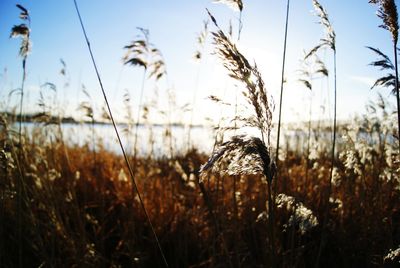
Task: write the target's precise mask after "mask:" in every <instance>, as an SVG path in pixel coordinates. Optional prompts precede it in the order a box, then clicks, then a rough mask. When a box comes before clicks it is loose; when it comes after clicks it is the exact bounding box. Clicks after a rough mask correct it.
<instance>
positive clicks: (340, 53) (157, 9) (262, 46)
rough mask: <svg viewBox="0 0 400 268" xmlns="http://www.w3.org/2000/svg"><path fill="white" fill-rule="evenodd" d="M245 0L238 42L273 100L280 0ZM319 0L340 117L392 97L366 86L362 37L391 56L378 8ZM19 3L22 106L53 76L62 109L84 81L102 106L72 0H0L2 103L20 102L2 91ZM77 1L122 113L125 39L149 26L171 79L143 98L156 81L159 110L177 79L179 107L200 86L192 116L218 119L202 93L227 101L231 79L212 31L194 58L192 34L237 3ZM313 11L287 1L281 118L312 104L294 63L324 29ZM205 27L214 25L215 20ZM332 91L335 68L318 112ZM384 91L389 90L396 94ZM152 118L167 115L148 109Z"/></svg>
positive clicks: (127, 86)
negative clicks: (329, 28)
mask: <svg viewBox="0 0 400 268" xmlns="http://www.w3.org/2000/svg"><path fill="white" fill-rule="evenodd" d="M243 2H244V10H243V15H242V22H243V30H242V35H241V38H240V41H239V42H238V47H239V49H240V50H241V51H242V53H243V54H244V55H245V56H246V57H247V58H248V59H249V60H251V61H253V60H254V61H256V62H257V65H258V66H259V68H260V70H261V72H262V75H263V77H264V80H265V82H266V85H267V89H268V91H269V92H270V94H271V95H272V96H273V97H274V99H275V102H277V101H278V98H279V95H278V94H279V86H280V68H281V64H282V49H283V46H282V44H283V34H284V19H285V17H284V16H285V8H286V1H284V0H253V1H243ZM320 2H321V4H322V5H323V6H324V7H325V8H326V10H327V11H328V13H329V17H330V19H331V22H332V24H333V26H334V29H335V31H336V35H337V57H338V58H337V59H338V113H339V118H341V119H346V118H348V117H349V116H351V115H354V114H355V113H362V112H364V105H365V104H366V103H367V101H368V100H373V99H375V98H376V95H377V92H378V91H379V92H381V93H382V94H383V95H384V96H389V92H388V90H385V89H379V90H370V86H371V85H372V82H373V81H374V79H376V78H377V77H380V76H381V75H383V73H381V72H379V71H378V70H376V69H374V68H373V67H371V66H368V63H369V62H371V61H372V60H374V59H376V57H375V55H374V54H372V53H371V52H370V51H369V50H367V49H366V48H365V46H367V45H368V46H373V47H377V48H379V49H381V50H382V51H383V52H385V53H387V54H388V55H391V52H392V49H391V37H390V35H389V33H388V32H387V31H385V30H383V29H381V28H378V25H379V24H381V21H380V20H379V19H378V18H377V16H376V15H375V12H376V7H375V6H372V5H371V4H368V1H367V0H364V1H362V0H353V1H337V0H321V1H320ZM16 3H19V4H21V5H23V6H25V7H26V8H27V9H28V10H29V11H30V15H31V20H32V24H31V28H32V32H31V39H32V42H33V47H32V53H31V54H30V55H29V57H28V61H27V74H28V76H27V81H26V104H27V106H26V108H25V110H26V111H34V110H35V109H38V106H37V102H38V97H39V91H40V85H42V84H44V83H45V82H52V83H54V84H56V85H57V99H58V101H59V103H60V104H61V105H62V107H63V109H64V110H65V113H66V114H72V115H74V116H77V115H78V114H79V113H78V112H77V107H78V104H79V102H81V101H84V100H86V99H87V97H86V96H85V95H84V94H83V93H82V84H84V85H85V88H86V89H87V91H88V92H89V94H90V95H91V97H92V98H93V101H94V103H96V107H97V109H98V110H99V109H100V107H101V106H102V103H103V101H102V99H101V92H100V89H99V86H98V83H97V79H96V77H95V74H94V70H93V67H92V64H91V61H90V57H89V54H88V51H87V47H86V43H85V41H84V38H83V34H82V32H81V28H80V25H79V21H78V18H77V15H76V13H75V9H74V5H73V1H72V0H68V1H67V0H60V1H52V0H37V1H19V2H15V1H11V0H2V1H1V2H0V73H1V76H0V98H1V100H2V103H1V105H2V106H3V107H5V106H7V107H12V106H13V105H16V103H17V100H18V96H16V95H15V96H12V97H11V99H10V101H9V98H8V94H9V92H10V91H11V90H12V89H15V88H18V87H19V86H20V83H21V59H20V57H19V56H18V49H19V44H20V41H19V40H17V39H10V38H9V33H10V29H11V27H12V26H13V25H15V24H19V23H20V22H21V21H20V20H19V18H18V14H19V10H18V9H17V8H16V7H15V4H16ZM78 4H79V6H80V11H81V15H82V17H83V20H84V23H85V26H86V30H87V32H88V36H89V39H90V42H91V45H92V48H93V52H94V55H95V58H96V60H97V64H98V67H99V69H100V74H101V76H102V79H103V82H104V85H105V88H106V92H107V95H108V96H109V98H110V100H111V105H112V108H113V109H114V110H115V111H116V114H117V115H118V116H119V118H122V117H123V115H124V113H125V112H124V109H123V101H122V100H123V94H124V92H126V91H128V92H130V94H131V95H132V100H133V106H134V107H136V106H137V100H138V98H139V92H140V88H141V83H142V75H143V70H142V69H140V68H137V67H135V68H134V67H130V66H124V65H123V63H122V57H123V56H124V54H125V51H124V49H123V47H124V46H125V45H127V44H129V42H130V41H131V40H133V39H134V38H135V36H137V34H138V33H139V32H138V30H137V29H136V27H143V28H147V29H149V30H150V40H151V42H152V43H154V44H155V46H156V47H158V48H159V49H160V50H161V51H162V53H163V55H164V58H165V62H166V64H167V71H168V79H162V80H161V81H159V82H158V83H153V82H151V81H146V83H145V96H144V98H145V100H146V101H150V100H151V99H154V98H155V96H156V93H155V92H156V91H155V90H156V89H155V88H158V89H157V92H158V93H157V94H158V95H157V96H158V100H159V101H158V106H159V107H160V109H168V107H169V106H168V102H167V101H166V99H167V98H168V97H167V95H166V88H173V90H174V94H175V96H176V103H177V104H176V105H177V106H183V105H184V104H186V103H191V102H192V99H193V94H194V91H196V92H197V93H196V102H195V111H196V112H195V114H194V121H195V122H197V123H201V122H204V118H205V117H211V118H213V119H214V120H216V121H218V119H216V118H217V117H220V116H221V115H220V114H221V112H220V111H221V108H220V107H218V106H216V105H215V104H213V103H211V102H210V101H208V100H206V97H207V96H208V95H210V94H213V95H217V96H219V97H221V98H224V99H227V100H229V101H231V102H232V101H234V100H235V97H234V96H235V94H236V93H235V92H236V91H237V90H236V88H237V87H236V86H235V83H234V82H233V81H231V80H230V79H229V78H228V76H227V75H226V73H225V72H224V69H223V67H222V65H221V63H220V61H219V60H218V59H217V58H216V56H215V55H212V51H213V45H212V44H211V42H210V39H208V41H209V42H208V44H207V45H206V48H205V53H206V55H205V57H204V59H203V60H202V62H200V63H195V62H194V61H193V60H192V56H193V54H194V51H195V50H196V37H197V34H198V33H199V32H200V31H201V29H202V22H203V20H205V19H207V13H206V11H205V8H208V9H209V10H210V11H211V12H212V13H213V14H214V16H215V17H216V18H217V20H218V22H219V24H220V25H221V26H222V27H223V28H224V29H227V28H228V25H229V21H232V25H233V27H234V29H236V27H237V21H238V17H239V13H238V12H235V11H233V10H232V9H230V8H229V7H227V6H226V5H223V4H215V3H213V2H212V1H205V0H197V1H194V0H192V1H188V0H174V1H161V0H146V1H134V0H129V1H128V0H118V1H107V0H97V1H88V0H78ZM312 10H313V7H312V1H311V0H297V1H292V5H291V14H290V23H289V33H288V52H287V70H286V77H287V81H288V83H287V85H286V87H285V93H284V101H285V103H284V109H283V112H284V113H283V117H284V119H285V120H286V121H298V120H304V119H305V118H307V114H308V112H305V111H308V109H306V107H308V105H309V104H308V101H309V93H310V92H308V91H307V89H305V88H304V87H303V86H302V85H301V84H300V83H298V82H297V79H298V77H297V70H298V69H299V68H300V59H301V58H302V55H303V54H302V53H303V50H309V49H310V48H312V47H313V46H314V45H315V44H316V43H317V42H318V40H319V38H321V37H323V29H322V28H321V25H319V24H318V23H317V22H318V18H317V17H316V16H314V15H313V12H312ZM209 28H210V29H211V30H215V28H214V27H212V25H210V27H209ZM209 37H210V35H209ZM320 56H321V58H322V59H323V60H325V61H326V64H327V66H328V67H330V66H331V52H330V51H328V50H327V51H326V52H323V53H321V54H320ZM61 58H62V59H63V60H64V61H65V62H66V64H67V70H68V73H67V74H68V77H69V86H68V87H64V86H63V85H64V84H65V78H64V77H62V76H61V75H60V73H59V72H60V69H61V64H60V59H61ZM5 70H6V71H5ZM330 70H331V68H330ZM331 72H332V70H331ZM196 77H198V80H197V78H196ZM332 91H333V83H332V75H331V78H330V80H329V82H327V81H318V82H315V89H314V92H313V93H312V94H313V95H314V97H313V109H314V110H315V111H316V112H315V113H314V114H315V116H314V117H315V119H318V118H321V117H329V112H326V113H325V114H320V113H318V111H320V108H319V107H320V106H321V105H323V104H325V105H326V106H327V109H326V110H327V111H329V110H332V108H331V105H328V104H329V101H330V102H332ZM43 92H44V95H45V96H46V98H49V99H53V97H54V96H53V95H54V93H52V92H49V91H48V90H47V91H46V90H44V91H43ZM52 94H53V95H52ZM389 98H390V99H393V96H389ZM239 102H240V100H239ZM330 104H331V103H330ZM276 110H277V109H276ZM134 112H136V108H134ZM226 114H229V111H227V112H226ZM216 115H217V116H216ZM172 116H173V117H174V119H175V120H183V121H188V120H189V118H190V114H189V113H183V112H182V111H180V110H179V109H178V108H176V109H175V111H174V112H173V115H172ZM275 118H276V116H275ZM153 120H154V121H162V120H163V119H162V118H161V117H160V116H154V117H153Z"/></svg>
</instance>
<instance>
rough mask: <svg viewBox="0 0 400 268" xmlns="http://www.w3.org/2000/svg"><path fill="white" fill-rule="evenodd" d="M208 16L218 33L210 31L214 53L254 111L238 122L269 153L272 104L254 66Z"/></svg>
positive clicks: (212, 18) (213, 19)
mask: <svg viewBox="0 0 400 268" xmlns="http://www.w3.org/2000/svg"><path fill="white" fill-rule="evenodd" d="M207 11H208V10H207ZM208 13H209V16H210V17H211V20H212V21H213V23H214V25H215V26H216V27H217V29H218V31H216V32H212V36H213V39H214V45H215V53H216V54H217V55H218V56H219V58H220V59H221V60H222V62H223V65H224V67H225V69H226V70H227V71H228V74H229V76H230V77H231V78H233V79H235V80H236V81H238V82H240V83H242V84H243V85H244V86H245V88H244V90H243V91H242V94H243V96H244V97H245V99H246V100H247V102H248V104H249V105H250V107H252V109H253V112H254V114H253V115H252V116H249V117H245V118H242V121H244V123H245V124H246V126H250V127H255V128H257V129H259V130H260V132H261V137H262V141H263V142H264V143H265V144H266V146H267V148H268V150H269V149H270V148H269V147H270V134H271V129H272V110H273V109H274V105H273V103H272V102H271V101H270V98H269V97H268V94H267V90H266V86H265V83H264V80H263V79H262V77H261V74H260V72H259V70H258V68H257V65H256V64H255V63H254V65H251V64H250V63H249V61H248V60H247V59H246V57H245V56H243V54H241V53H240V52H239V50H238V49H237V47H236V45H235V44H234V43H233V42H232V41H231V40H230V39H229V37H228V36H226V35H225V33H224V32H223V31H222V30H221V29H220V28H219V26H218V24H217V22H216V20H215V18H214V17H213V16H212V14H211V13H210V12H209V11H208Z"/></svg>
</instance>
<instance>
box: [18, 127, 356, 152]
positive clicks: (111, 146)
mask: <svg viewBox="0 0 400 268" xmlns="http://www.w3.org/2000/svg"><path fill="white" fill-rule="evenodd" d="M17 128H18V127H17V126H15V129H17ZM61 128H62V132H63V137H64V142H65V143H66V144H68V145H72V146H83V145H88V146H89V147H90V148H92V149H93V148H97V149H98V147H99V146H100V145H101V146H102V147H103V148H104V149H106V150H109V151H112V152H115V153H118V154H120V153H121V148H120V146H119V143H118V140H117V138H116V134H115V130H114V128H113V127H112V125H110V124H95V125H94V127H92V125H91V124H87V123H84V124H77V123H65V124H62V125H61ZM24 129H25V131H26V133H28V134H29V135H31V137H32V138H33V137H34V136H35V135H34V133H35V132H38V131H40V132H42V133H43V134H44V135H46V137H48V138H49V140H50V139H53V140H54V139H55V138H56V135H58V130H57V126H55V125H50V126H46V127H45V126H43V125H40V124H34V123H24ZM126 129H127V126H126V125H122V124H120V125H118V131H119V134H120V137H121V140H122V143H123V146H124V148H125V150H126V151H127V152H129V153H130V154H131V153H132V152H133V144H134V136H135V134H134V133H135V126H133V127H132V128H131V134H130V135H127V134H126ZM188 130H189V129H188V127H183V126H172V129H171V132H172V135H171V138H170V137H169V136H166V135H165V131H166V126H162V125H154V126H144V125H142V126H139V128H138V141H137V148H138V154H139V155H142V156H146V155H149V154H152V155H155V156H157V157H162V156H169V155H170V149H169V148H170V143H171V142H172V148H173V152H174V153H178V152H184V151H185V150H187V149H188ZM275 132H276V131H274V132H273V133H271V142H272V145H273V147H274V146H275V142H276V139H275V134H276V133H275ZM243 133H247V134H248V135H253V136H258V131H257V130H254V129H243V130H241V131H237V132H236V134H243ZM281 133H282V134H281V146H280V147H281V148H282V150H281V151H285V150H286V149H287V147H289V148H290V149H293V150H295V151H297V152H299V153H301V152H305V150H306V148H307V130H306V129H305V130H301V129H300V130H299V129H298V130H282V132H281ZM230 135H233V133H232V132H231V133H230V134H229V133H227V134H226V137H227V136H230ZM316 138H317V139H318V143H319V144H320V145H324V146H326V148H327V150H328V151H329V150H330V146H331V145H330V144H331V140H332V133H331V132H330V131H322V132H319V133H318V134H317V137H316V136H313V140H315V139H316ZM360 138H362V137H360ZM226 139H227V138H225V140H226ZM190 140H191V143H190V144H191V146H193V147H194V148H196V149H198V150H199V151H200V152H204V153H206V154H210V153H211V152H212V148H213V145H214V140H215V131H213V129H212V128H211V127H203V126H194V127H192V129H191V139H190ZM93 141H94V142H93ZM343 144H344V141H343V140H342V138H341V135H340V133H339V134H338V144H337V151H340V150H341V147H342V146H343Z"/></svg>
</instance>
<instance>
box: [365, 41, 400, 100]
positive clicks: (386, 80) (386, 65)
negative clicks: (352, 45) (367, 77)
mask: <svg viewBox="0 0 400 268" xmlns="http://www.w3.org/2000/svg"><path fill="white" fill-rule="evenodd" d="M367 48H368V49H370V50H371V51H373V52H374V53H375V54H377V55H378V59H376V60H374V61H372V62H371V63H370V64H369V65H371V66H374V67H377V68H379V70H380V71H383V70H387V71H389V72H393V71H395V66H394V64H393V63H392V61H391V60H390V58H389V57H388V56H387V55H386V54H385V53H383V52H382V51H381V50H379V49H378V48H373V47H368V46H367ZM376 87H386V88H389V89H390V88H391V92H392V94H393V95H396V93H397V90H396V75H395V74H394V73H387V74H386V75H385V76H382V77H380V78H378V79H377V80H376V81H375V82H374V84H373V85H372V86H371V89H373V88H376Z"/></svg>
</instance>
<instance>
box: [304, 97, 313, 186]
mask: <svg viewBox="0 0 400 268" xmlns="http://www.w3.org/2000/svg"><path fill="white" fill-rule="evenodd" d="M311 116H312V92H310V110H309V118H308V133H307V152H306V157H307V159H306V176H305V181H304V184H305V185H304V186H305V190H306V191H307V183H308V169H309V166H310V147H311Z"/></svg>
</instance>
